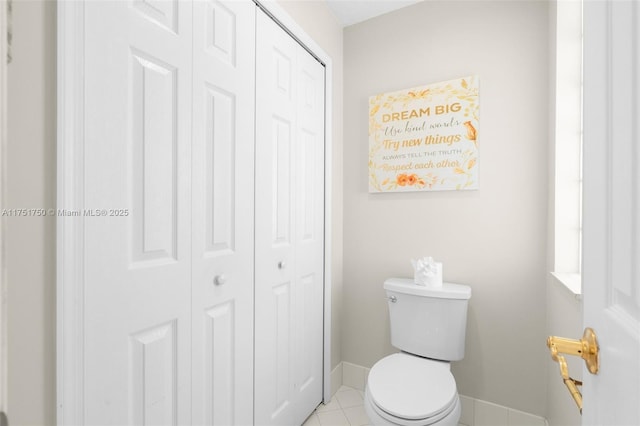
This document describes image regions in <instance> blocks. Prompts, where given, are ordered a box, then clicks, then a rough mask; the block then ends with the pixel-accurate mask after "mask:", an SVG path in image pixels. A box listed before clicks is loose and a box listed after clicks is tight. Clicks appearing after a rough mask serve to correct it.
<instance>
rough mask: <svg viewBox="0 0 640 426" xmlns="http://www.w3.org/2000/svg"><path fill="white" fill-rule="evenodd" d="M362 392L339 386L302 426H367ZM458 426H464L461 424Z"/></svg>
mask: <svg viewBox="0 0 640 426" xmlns="http://www.w3.org/2000/svg"><path fill="white" fill-rule="evenodd" d="M367 425H369V418H368V417H367V413H365V411H364V392H362V391H361V390H357V389H354V388H350V387H348V386H341V387H340V389H338V392H336V394H335V395H333V398H331V402H329V404H327V405H324V404H320V405H319V406H318V408H316V409H315V411H314V412H313V413H312V414H311V415H310V416H309V418H308V419H307V420H306V421H305V422H304V424H303V425H302V426H367ZM458 426H464V425H462V424H460V425H458Z"/></svg>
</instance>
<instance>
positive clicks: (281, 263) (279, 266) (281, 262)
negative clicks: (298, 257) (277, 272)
mask: <svg viewBox="0 0 640 426" xmlns="http://www.w3.org/2000/svg"><path fill="white" fill-rule="evenodd" d="M286 267H287V264H286V263H284V260H281V261H280V262H278V269H284V268H286Z"/></svg>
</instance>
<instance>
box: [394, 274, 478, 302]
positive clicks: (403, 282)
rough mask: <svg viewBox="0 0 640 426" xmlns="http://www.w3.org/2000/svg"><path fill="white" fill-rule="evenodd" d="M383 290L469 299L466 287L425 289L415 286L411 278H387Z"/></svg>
mask: <svg viewBox="0 0 640 426" xmlns="http://www.w3.org/2000/svg"><path fill="white" fill-rule="evenodd" d="M384 289H385V290H390V291H395V292H397V293H404V294H412V295H414V296H422V297H437V298H441V299H469V298H470V297H471V287H469V286H468V285H464V284H453V283H442V287H426V286H421V285H417V284H416V283H415V282H414V281H413V279H412V278H388V279H387V280H385V282H384Z"/></svg>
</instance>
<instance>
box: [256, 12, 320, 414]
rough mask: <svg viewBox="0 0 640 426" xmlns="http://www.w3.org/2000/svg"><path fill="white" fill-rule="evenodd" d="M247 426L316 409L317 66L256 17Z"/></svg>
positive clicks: (273, 25)
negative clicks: (251, 412) (251, 375)
mask: <svg viewBox="0 0 640 426" xmlns="http://www.w3.org/2000/svg"><path fill="white" fill-rule="evenodd" d="M256 19H257V25H256V40H257V45H256V49H257V50H256V52H257V54H256V165H255V169H256V188H255V189H256V219H255V221H256V222H255V223H256V248H255V256H256V259H255V268H256V269H255V395H256V401H255V424H257V425H258V424H259V425H276V424H277V425H293V424H302V423H303V422H304V420H305V418H306V417H307V416H308V415H309V414H311V412H312V411H313V410H314V409H315V407H316V406H317V405H318V404H319V403H320V402H321V400H322V361H323V359H322V356H323V350H322V348H323V346H322V345H323V340H322V339H323V288H324V285H323V281H324V277H323V268H324V266H323V265H324V260H323V253H324V213H323V212H324V66H323V65H322V64H320V63H319V62H318V61H317V60H316V59H315V58H313V57H312V56H311V55H310V54H309V53H308V52H307V51H306V50H305V49H304V48H302V47H301V46H300V44H298V43H297V42H296V41H295V40H294V39H293V38H292V37H291V36H289V35H288V34H287V33H286V32H285V31H284V30H283V29H282V28H281V27H280V26H279V25H277V24H276V23H275V22H274V21H273V20H271V19H270V18H269V17H268V16H267V15H265V14H264V13H263V12H262V11H260V10H258V15H257V18H256Z"/></svg>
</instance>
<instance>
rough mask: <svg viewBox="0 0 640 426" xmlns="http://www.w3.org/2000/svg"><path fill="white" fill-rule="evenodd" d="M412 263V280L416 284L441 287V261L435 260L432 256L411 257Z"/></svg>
mask: <svg viewBox="0 0 640 426" xmlns="http://www.w3.org/2000/svg"><path fill="white" fill-rule="evenodd" d="M411 265H413V270H414V272H413V281H414V282H415V283H416V284H417V285H421V286H427V287H442V263H440V262H436V261H435V260H433V258H432V257H423V258H422V259H418V260H413V259H411Z"/></svg>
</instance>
